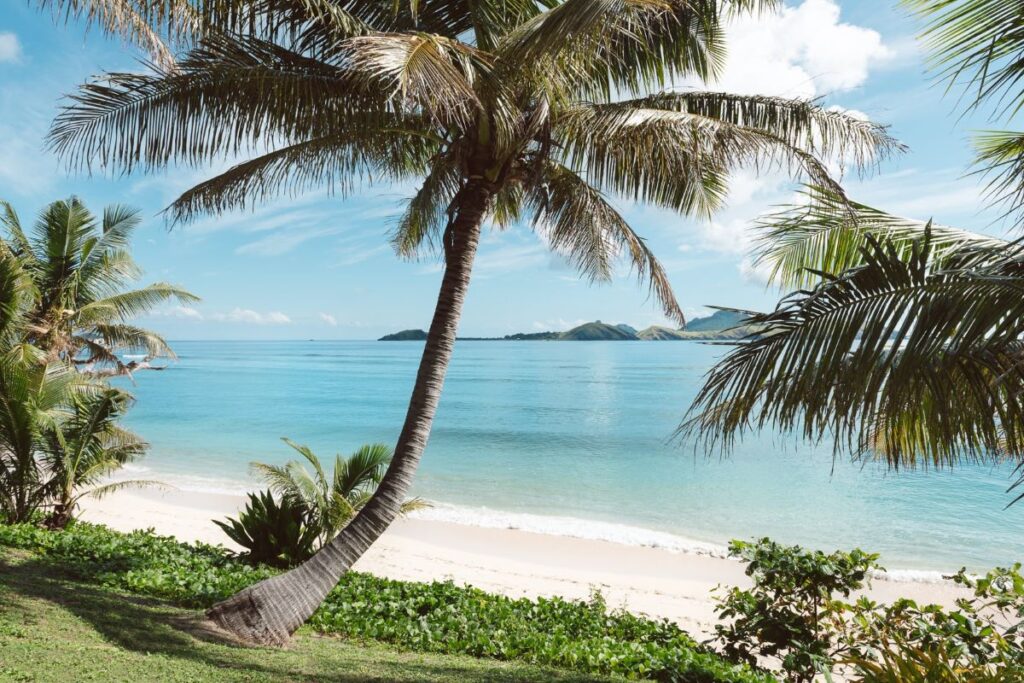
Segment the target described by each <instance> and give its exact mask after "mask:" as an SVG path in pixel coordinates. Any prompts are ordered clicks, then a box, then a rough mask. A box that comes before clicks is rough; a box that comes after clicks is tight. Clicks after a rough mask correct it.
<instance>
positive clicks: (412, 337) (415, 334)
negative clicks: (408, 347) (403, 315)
mask: <svg viewBox="0 0 1024 683" xmlns="http://www.w3.org/2000/svg"><path fill="white" fill-rule="evenodd" d="M426 338H427V333H426V332H424V331H423V330H402V331H401V332H395V333H394V334H385V335H384V336H383V337H381V338H380V339H378V340H377V341H425V340H426Z"/></svg>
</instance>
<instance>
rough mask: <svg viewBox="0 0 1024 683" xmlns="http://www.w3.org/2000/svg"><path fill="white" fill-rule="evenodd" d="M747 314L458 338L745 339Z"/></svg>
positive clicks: (408, 334)
mask: <svg viewBox="0 0 1024 683" xmlns="http://www.w3.org/2000/svg"><path fill="white" fill-rule="evenodd" d="M746 320H747V316H746V315H745V314H743V313H740V312H738V311H729V310H722V311H715V313H713V314H712V315H709V316H706V317H703V318H695V319H693V320H691V321H690V322H689V323H687V325H686V327H685V328H683V329H673V328H671V327H662V326H659V325H651V326H650V327H647V328H644V329H642V330H639V331H638V330H637V329H636V328H634V327H631V326H629V325H625V324H618V325H611V324H609V323H604V322H601V321H600V320H595V321H594V322H590V323H583V324H582V325H577V326H576V327H574V328H572V329H571V330H566V331H565V332H518V333H516V334H507V335H505V336H504V337H459V339H460V340H461V341H688V340H689V341H714V340H730V339H743V338H745V337H750V336H752V335H756V334H757V332H758V330H757V329H756V328H755V327H754V326H752V325H747V324H746ZM426 338H427V333H426V332H425V331H423V330H402V331H401V332H395V333H394V334H387V335H384V336H383V337H381V338H380V339H379V340H378V341H424V340H425V339H426Z"/></svg>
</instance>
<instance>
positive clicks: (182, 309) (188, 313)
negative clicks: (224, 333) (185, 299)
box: [169, 306, 203, 320]
mask: <svg viewBox="0 0 1024 683" xmlns="http://www.w3.org/2000/svg"><path fill="white" fill-rule="evenodd" d="M169 315H171V316H173V317H175V318H188V319H191V320H202V319H203V314H202V313H200V312H199V311H197V310H196V309H194V308H192V307H191V306H175V307H174V308H172V309H171V310H170V313H169Z"/></svg>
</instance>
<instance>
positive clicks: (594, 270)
mask: <svg viewBox="0 0 1024 683" xmlns="http://www.w3.org/2000/svg"><path fill="white" fill-rule="evenodd" d="M528 201H529V205H531V206H532V208H533V210H534V212H535V215H534V223H535V225H537V226H538V228H539V229H540V231H541V232H542V234H543V235H544V236H545V237H546V238H547V240H548V242H549V243H550V246H551V248H552V249H554V250H555V251H557V252H559V253H562V254H564V255H565V256H566V257H567V258H568V259H569V260H570V261H571V262H572V264H573V265H574V266H576V268H578V269H579V270H580V271H581V272H583V273H584V274H585V275H586V276H588V277H589V278H590V279H591V280H594V281H607V280H609V279H610V278H611V276H612V273H613V271H614V267H615V262H616V260H617V259H618V257H619V256H621V255H622V254H625V255H626V257H627V260H628V261H629V264H630V266H631V267H632V268H633V270H635V271H636V273H637V277H638V278H639V279H640V280H641V281H646V283H647V284H648V285H649V287H650V291H651V293H652V294H653V295H654V296H655V297H656V298H657V299H658V302H659V303H660V304H661V305H662V308H663V309H664V312H665V315H667V316H668V317H669V318H671V319H673V320H675V321H677V322H678V323H679V324H680V325H682V324H684V323H685V316H684V315H683V311H682V308H681V307H680V306H679V303H678V302H677V301H676V297H675V294H674V292H673V291H672V285H671V283H670V282H669V278H668V274H667V273H666V272H665V269H664V268H663V267H662V265H661V263H660V262H659V261H658V259H657V258H656V257H655V256H654V253H653V252H652V251H651V250H650V248H649V247H648V246H647V244H646V242H644V240H643V239H642V238H641V237H639V236H638V235H637V234H636V233H635V232H634V231H633V229H632V228H631V227H630V226H629V224H628V223H627V222H626V220H625V219H624V218H623V217H622V216H621V215H620V214H619V212H618V211H616V210H615V209H614V208H613V207H612V206H611V205H610V204H609V203H608V202H607V201H606V200H605V198H604V197H603V196H602V195H601V193H600V191H598V190H597V189H596V188H593V187H591V186H590V185H588V184H587V183H586V181H584V180H583V179H582V178H580V177H579V176H578V175H576V174H575V173H573V172H572V171H571V170H569V169H568V168H566V167H565V166H561V165H559V164H555V163H552V162H547V163H546V164H544V166H543V170H542V172H541V173H540V175H539V177H538V179H537V182H536V185H535V186H534V187H533V188H531V189H530V191H529V193H528Z"/></svg>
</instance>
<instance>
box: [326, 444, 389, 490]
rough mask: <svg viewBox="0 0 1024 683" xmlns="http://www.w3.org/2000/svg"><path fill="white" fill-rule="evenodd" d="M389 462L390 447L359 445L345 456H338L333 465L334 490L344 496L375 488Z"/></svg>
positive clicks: (384, 445)
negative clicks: (353, 451)
mask: <svg viewBox="0 0 1024 683" xmlns="http://www.w3.org/2000/svg"><path fill="white" fill-rule="evenodd" d="M389 462H391V448H390V447H388V446H387V445H386V444H382V443H375V444H367V445H364V446H361V447H360V448H359V449H358V450H357V451H356V452H355V453H353V454H352V455H350V456H348V457H347V458H345V457H342V456H338V458H337V460H336V462H335V466H334V490H335V491H338V492H340V493H341V494H342V495H344V496H345V497H346V498H347V497H349V496H350V495H351V494H353V493H356V492H359V491H363V490H367V489H368V488H375V487H376V484H378V483H379V482H380V478H381V477H382V476H384V469H385V468H386V467H387V464H388V463H389Z"/></svg>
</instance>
